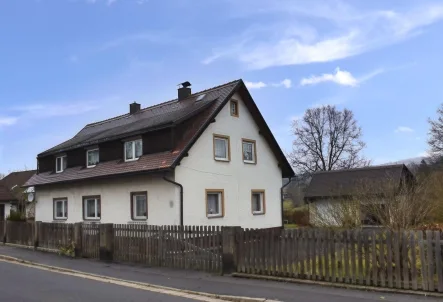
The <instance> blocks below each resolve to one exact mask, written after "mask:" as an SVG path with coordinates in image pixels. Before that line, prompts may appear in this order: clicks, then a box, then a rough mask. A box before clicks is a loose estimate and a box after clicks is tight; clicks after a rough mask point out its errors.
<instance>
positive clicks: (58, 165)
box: [55, 155, 68, 173]
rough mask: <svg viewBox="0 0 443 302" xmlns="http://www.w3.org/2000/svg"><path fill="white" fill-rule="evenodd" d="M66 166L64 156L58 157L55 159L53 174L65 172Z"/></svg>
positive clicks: (66, 162)
mask: <svg viewBox="0 0 443 302" xmlns="http://www.w3.org/2000/svg"><path fill="white" fill-rule="evenodd" d="M67 165H68V161H67V157H66V155H63V156H58V157H57V158H56V159H55V172H56V173H60V172H63V171H65V170H66V167H67Z"/></svg>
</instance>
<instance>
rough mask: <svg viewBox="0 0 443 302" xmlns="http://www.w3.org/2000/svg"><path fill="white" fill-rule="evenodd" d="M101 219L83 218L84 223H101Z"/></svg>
mask: <svg viewBox="0 0 443 302" xmlns="http://www.w3.org/2000/svg"><path fill="white" fill-rule="evenodd" d="M100 220H101V218H83V221H100Z"/></svg>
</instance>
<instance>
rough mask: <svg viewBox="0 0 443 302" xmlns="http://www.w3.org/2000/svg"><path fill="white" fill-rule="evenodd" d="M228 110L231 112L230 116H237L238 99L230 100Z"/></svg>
mask: <svg viewBox="0 0 443 302" xmlns="http://www.w3.org/2000/svg"><path fill="white" fill-rule="evenodd" d="M229 110H230V112H231V116H233V117H238V101H237V100H231V103H230V107H229Z"/></svg>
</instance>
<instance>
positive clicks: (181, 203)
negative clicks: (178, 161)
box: [163, 176, 183, 226]
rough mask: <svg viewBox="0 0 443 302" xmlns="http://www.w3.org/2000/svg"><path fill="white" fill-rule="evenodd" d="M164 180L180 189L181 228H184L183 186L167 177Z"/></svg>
mask: <svg viewBox="0 0 443 302" xmlns="http://www.w3.org/2000/svg"><path fill="white" fill-rule="evenodd" d="M163 179H164V180H165V181H167V182H170V183H171V184H174V185H176V186H178V187H179V188H180V226H183V185H182V184H179V183H178V182H175V181H173V180H171V179H169V178H167V177H166V176H163Z"/></svg>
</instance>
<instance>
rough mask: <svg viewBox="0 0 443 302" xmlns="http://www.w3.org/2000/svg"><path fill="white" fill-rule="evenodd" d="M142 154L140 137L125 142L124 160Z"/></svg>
mask: <svg viewBox="0 0 443 302" xmlns="http://www.w3.org/2000/svg"><path fill="white" fill-rule="evenodd" d="M142 154H143V142H142V140H141V139H138V140H134V141H129V142H125V161H132V160H137V159H139V157H140V156H142Z"/></svg>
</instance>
